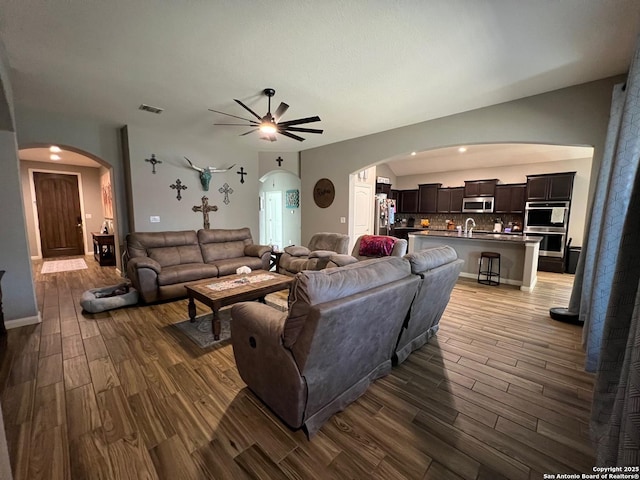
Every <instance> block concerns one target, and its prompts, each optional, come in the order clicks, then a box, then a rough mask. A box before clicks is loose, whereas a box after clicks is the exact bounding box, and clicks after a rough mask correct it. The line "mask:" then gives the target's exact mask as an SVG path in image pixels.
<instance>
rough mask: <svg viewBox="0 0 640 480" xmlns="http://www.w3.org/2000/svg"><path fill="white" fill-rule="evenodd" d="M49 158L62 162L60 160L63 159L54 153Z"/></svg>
mask: <svg viewBox="0 0 640 480" xmlns="http://www.w3.org/2000/svg"><path fill="white" fill-rule="evenodd" d="M49 158H50V159H51V160H60V158H62V157H60V155H56V154H55V153H53V154H51V155H49Z"/></svg>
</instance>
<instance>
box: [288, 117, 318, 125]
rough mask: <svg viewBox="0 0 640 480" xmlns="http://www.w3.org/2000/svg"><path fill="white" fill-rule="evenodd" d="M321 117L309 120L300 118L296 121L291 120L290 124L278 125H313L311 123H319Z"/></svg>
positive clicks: (309, 118) (308, 118)
mask: <svg viewBox="0 0 640 480" xmlns="http://www.w3.org/2000/svg"><path fill="white" fill-rule="evenodd" d="M319 121H320V117H318V116H315V117H307V118H298V119H296V120H289V121H288V122H280V123H278V125H280V126H282V127H288V126H290V125H300V124H301V123H311V122H319Z"/></svg>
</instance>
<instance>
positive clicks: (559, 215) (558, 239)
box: [523, 202, 569, 258]
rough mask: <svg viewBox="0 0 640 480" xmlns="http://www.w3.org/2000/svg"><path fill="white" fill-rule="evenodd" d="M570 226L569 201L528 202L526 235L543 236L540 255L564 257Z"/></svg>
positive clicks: (525, 222) (524, 228) (525, 215)
mask: <svg viewBox="0 0 640 480" xmlns="http://www.w3.org/2000/svg"><path fill="white" fill-rule="evenodd" d="M568 227H569V202H527V203H526V205H525V210H524V226H523V232H524V234H525V235H530V236H535V237H541V239H542V240H541V241H540V255H541V256H543V257H556V258H564V253H565V246H566V243H567V229H568Z"/></svg>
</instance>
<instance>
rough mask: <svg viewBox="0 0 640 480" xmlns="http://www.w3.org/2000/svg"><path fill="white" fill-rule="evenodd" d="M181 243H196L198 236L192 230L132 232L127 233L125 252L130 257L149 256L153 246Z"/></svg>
mask: <svg viewBox="0 0 640 480" xmlns="http://www.w3.org/2000/svg"><path fill="white" fill-rule="evenodd" d="M182 245H198V237H197V235H196V232H195V231H194V230H183V231H176V232H133V233H130V234H128V235H127V253H128V254H129V257H130V258H136V257H150V255H149V250H150V249H153V248H164V247H176V246H182ZM200 261H202V260H200Z"/></svg>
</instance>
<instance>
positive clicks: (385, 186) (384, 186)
mask: <svg viewBox="0 0 640 480" xmlns="http://www.w3.org/2000/svg"><path fill="white" fill-rule="evenodd" d="M390 191H391V184H390V183H376V193H386V194H387V195H389V192H390Z"/></svg>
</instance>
